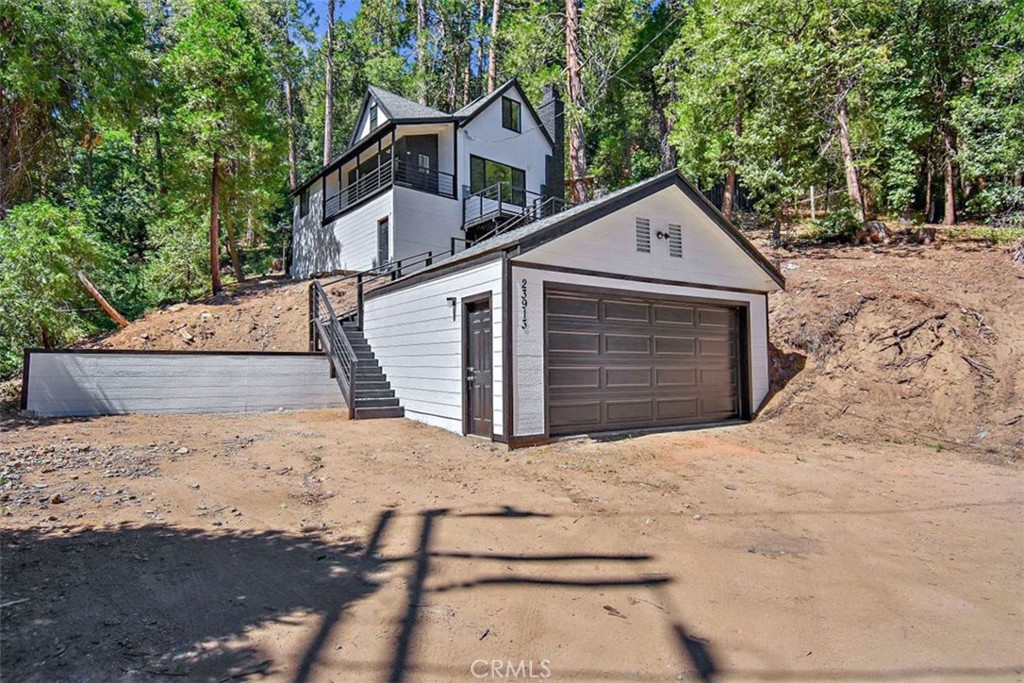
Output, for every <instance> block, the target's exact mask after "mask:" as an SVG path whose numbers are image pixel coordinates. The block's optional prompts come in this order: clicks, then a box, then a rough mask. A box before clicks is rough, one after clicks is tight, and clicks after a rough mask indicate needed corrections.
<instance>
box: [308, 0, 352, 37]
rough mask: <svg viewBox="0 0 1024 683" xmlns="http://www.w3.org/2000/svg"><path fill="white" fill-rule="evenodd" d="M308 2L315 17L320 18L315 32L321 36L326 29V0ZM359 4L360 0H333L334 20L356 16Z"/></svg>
mask: <svg viewBox="0 0 1024 683" xmlns="http://www.w3.org/2000/svg"><path fill="white" fill-rule="evenodd" d="M309 4H310V5H311V6H312V7H313V11H314V12H316V15H317V17H319V18H320V22H319V24H318V25H317V27H316V34H317V35H318V36H322V35H323V34H324V32H325V31H327V0H310V3H309ZM360 4H361V3H360V0H335V2H334V18H335V19H336V20H338V19H345V20H348V19H352V18H353V17H355V16H356V12H358V11H359V5H360Z"/></svg>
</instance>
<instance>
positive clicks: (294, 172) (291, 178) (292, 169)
mask: <svg viewBox="0 0 1024 683" xmlns="http://www.w3.org/2000/svg"><path fill="white" fill-rule="evenodd" d="M284 105H285V115H286V116H287V121H286V123H287V125H288V189H289V190H294V189H295V187H296V186H297V185H298V184H299V172H298V168H297V166H298V163H297V162H298V160H297V155H296V153H295V108H294V105H293V103H292V79H291V77H290V76H286V77H285V79H284Z"/></svg>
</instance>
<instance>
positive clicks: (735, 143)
mask: <svg viewBox="0 0 1024 683" xmlns="http://www.w3.org/2000/svg"><path fill="white" fill-rule="evenodd" d="M732 134H733V140H732V146H731V154H730V156H731V157H732V158H731V159H729V167H728V168H727V169H726V171H725V192H724V193H723V195H722V215H724V216H725V217H726V218H728V219H729V220H732V219H733V217H734V216H735V215H736V187H737V183H736V156H737V153H736V150H737V148H738V147H739V142H740V138H741V137H743V93H742V92H737V93H736V114H735V116H734V117H733V121H732Z"/></svg>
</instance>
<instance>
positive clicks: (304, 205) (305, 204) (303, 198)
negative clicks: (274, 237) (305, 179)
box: [299, 187, 309, 218]
mask: <svg viewBox="0 0 1024 683" xmlns="http://www.w3.org/2000/svg"><path fill="white" fill-rule="evenodd" d="M308 215H309V188H308V187H307V188H306V189H305V190H303V191H302V194H300V195H299V217H300V218H305V217H306V216H308Z"/></svg>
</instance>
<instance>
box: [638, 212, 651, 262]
mask: <svg viewBox="0 0 1024 683" xmlns="http://www.w3.org/2000/svg"><path fill="white" fill-rule="evenodd" d="M636 250H637V251H639V252H640V253H641V254H650V253H651V221H650V220H649V219H647V218H637V219H636Z"/></svg>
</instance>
